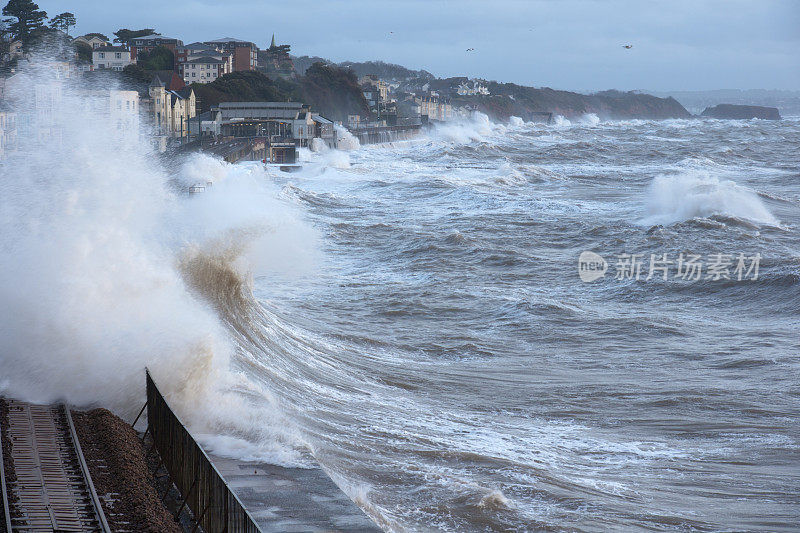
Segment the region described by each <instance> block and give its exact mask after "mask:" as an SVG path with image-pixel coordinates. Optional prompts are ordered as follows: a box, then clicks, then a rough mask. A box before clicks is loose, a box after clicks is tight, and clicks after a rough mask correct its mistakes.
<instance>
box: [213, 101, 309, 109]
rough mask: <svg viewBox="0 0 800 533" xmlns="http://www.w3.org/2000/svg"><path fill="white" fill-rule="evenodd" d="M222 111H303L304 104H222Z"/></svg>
mask: <svg viewBox="0 0 800 533" xmlns="http://www.w3.org/2000/svg"><path fill="white" fill-rule="evenodd" d="M219 107H220V108H221V109H263V108H277V109H301V108H302V107H303V104H301V103H300V102H220V104H219Z"/></svg>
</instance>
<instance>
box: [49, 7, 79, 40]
mask: <svg viewBox="0 0 800 533" xmlns="http://www.w3.org/2000/svg"><path fill="white" fill-rule="evenodd" d="M76 23H77V22H76V20H75V15H73V14H72V13H70V12H69V11H67V12H66V13H61V14H60V15H56V16H55V17H53V18H51V19H50V27H51V28H53V29H56V30H61V31H63V32H64V33H66V34H69V29H70V28H71V27H72V26H74V25H75V24H76Z"/></svg>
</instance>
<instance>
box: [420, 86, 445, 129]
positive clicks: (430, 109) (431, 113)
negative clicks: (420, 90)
mask: <svg viewBox="0 0 800 533" xmlns="http://www.w3.org/2000/svg"><path fill="white" fill-rule="evenodd" d="M414 103H415V104H416V106H417V109H416V110H415V111H416V113H417V114H418V115H419V116H420V117H422V120H423V122H424V121H425V120H436V121H441V122H444V121H447V120H450V119H452V118H453V107H452V105H451V104H450V99H449V98H445V97H441V96H439V95H438V94H437V93H436V92H431V93H430V94H428V95H422V96H417V97H415V98H414Z"/></svg>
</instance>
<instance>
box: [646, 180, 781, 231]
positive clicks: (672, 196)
mask: <svg viewBox="0 0 800 533" xmlns="http://www.w3.org/2000/svg"><path fill="white" fill-rule="evenodd" d="M646 209H647V214H646V215H645V217H644V218H643V219H642V221H641V222H642V224H644V225H649V226H652V225H655V224H662V225H667V224H674V223H676V222H683V221H686V220H689V219H692V218H695V217H698V218H707V217H710V216H712V215H722V216H727V217H734V218H738V219H743V220H747V221H751V222H755V223H757V224H766V225H771V226H777V225H778V224H779V222H778V220H777V219H776V218H775V217H774V216H773V215H772V213H770V212H769V210H768V209H767V207H766V206H765V205H764V202H762V200H761V199H760V198H759V197H758V195H757V194H756V193H755V192H753V191H752V190H750V189H748V188H746V187H743V186H741V185H738V184H737V183H736V182H734V181H732V180H725V179H720V178H719V177H717V176H715V175H714V174H712V173H711V172H709V171H701V170H695V171H687V172H683V173H681V174H678V175H674V176H667V175H663V176H657V177H656V178H654V179H653V181H652V183H651V184H650V186H649V187H648V190H647V200H646Z"/></svg>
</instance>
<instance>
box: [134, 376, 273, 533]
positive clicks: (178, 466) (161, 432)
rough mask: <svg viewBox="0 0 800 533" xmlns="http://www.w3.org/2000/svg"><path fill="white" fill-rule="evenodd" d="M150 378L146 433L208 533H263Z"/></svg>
mask: <svg viewBox="0 0 800 533" xmlns="http://www.w3.org/2000/svg"><path fill="white" fill-rule="evenodd" d="M146 374H147V429H148V431H149V432H150V434H151V436H152V437H153V442H154V444H155V447H156V449H157V450H158V453H159V454H160V455H161V460H162V461H163V463H164V466H165V467H166V469H167V471H169V475H170V477H171V478H172V481H173V483H175V486H176V487H178V490H180V491H181V495H182V496H183V499H184V501H185V503H186V505H187V506H188V507H189V508H190V509H191V510H192V512H193V513H194V516H195V519H196V520H197V522H198V524H199V525H200V527H202V528H203V531H205V532H206V533H223V532H224V533H240V532H242V533H261V530H260V529H259V528H258V526H257V525H256V523H255V521H254V520H253V518H252V517H251V516H250V514H249V513H248V512H247V510H245V508H244V506H243V505H242V502H241V501H239V498H237V497H236V495H235V494H234V493H233V492H231V490H230V489H229V488H228V486H227V485H226V484H225V480H224V479H223V478H222V476H221V475H220V474H219V472H218V471H217V469H216V468H215V467H214V465H213V464H212V463H211V461H210V460H209V458H208V456H207V455H206V453H205V452H204V451H203V449H202V448H201V447H200V446H199V445H198V444H197V442H195V440H194V439H193V438H192V436H191V435H190V434H189V431H188V430H187V429H186V427H185V426H184V425H183V424H182V423H181V421H180V420H179V419H178V417H177V416H176V415H175V413H173V412H172V410H171V409H170V407H169V405H168V404H167V402H166V400H165V399H164V397H163V396H162V395H161V392H159V390H158V387H156V384H155V382H154V381H153V378H152V377H151V376H150V372H149V371H146Z"/></svg>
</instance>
